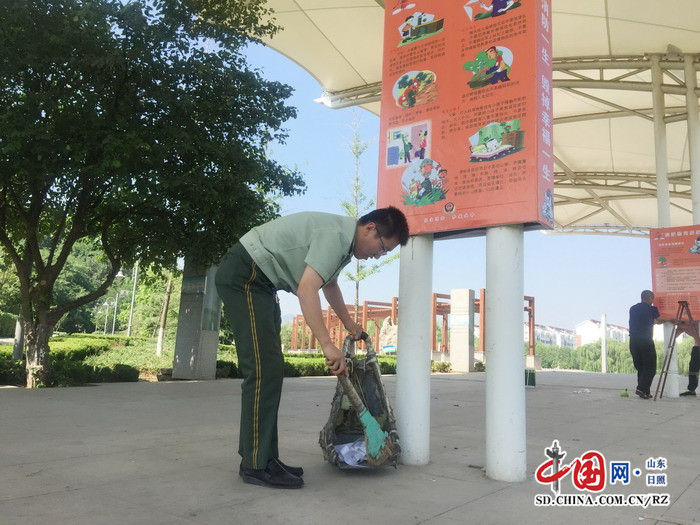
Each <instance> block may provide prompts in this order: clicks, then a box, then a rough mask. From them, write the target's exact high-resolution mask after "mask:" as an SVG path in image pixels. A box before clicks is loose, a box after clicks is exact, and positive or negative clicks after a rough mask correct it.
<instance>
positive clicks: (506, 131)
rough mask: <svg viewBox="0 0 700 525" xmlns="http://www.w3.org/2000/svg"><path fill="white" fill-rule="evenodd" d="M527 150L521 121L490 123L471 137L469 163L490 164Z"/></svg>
mask: <svg viewBox="0 0 700 525" xmlns="http://www.w3.org/2000/svg"><path fill="white" fill-rule="evenodd" d="M523 149H525V131H524V130H522V129H520V119H516V120H508V121H506V122H490V123H489V124H487V125H486V126H484V127H483V128H481V129H480V130H479V131H478V132H476V133H475V134H474V135H472V136H471V137H469V153H470V155H469V162H490V161H494V160H498V159H501V158H503V157H507V156H508V155H512V154H513V153H517V152H519V151H522V150H523Z"/></svg>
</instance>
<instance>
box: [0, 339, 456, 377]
mask: <svg viewBox="0 0 700 525" xmlns="http://www.w3.org/2000/svg"><path fill="white" fill-rule="evenodd" d="M49 347H50V349H51V367H52V371H53V381H52V384H51V385H49V386H76V385H82V384H86V383H101V382H114V381H138V379H139V375H140V374H141V373H147V374H151V375H154V374H155V375H158V374H160V373H161V371H162V369H164V368H169V367H170V366H172V359H173V356H172V353H170V354H166V355H163V356H156V355H155V352H154V349H155V344H154V343H153V341H152V340H144V341H141V340H139V339H136V338H126V337H114V336H99V335H97V336H93V337H88V336H86V335H81V336H77V337H76V336H68V337H62V336H61V337H55V338H52V339H51V341H50V343H49ZM217 357H218V359H217V362H216V377H219V378H240V377H241V375H240V371H239V368H238V359H237V356H236V353H235V347H233V346H230V345H219V351H218V356H217ZM358 357H360V358H362V356H358ZM377 360H378V362H379V367H380V370H381V373H382V374H395V373H396V356H385V355H380V356H377ZM431 366H432V371H433V372H449V371H450V364H449V363H435V362H433V363H432V364H431ZM284 375H285V376H286V377H304V376H324V375H325V376H327V375H331V374H330V371H329V370H328V368H327V367H326V361H325V358H324V357H323V354H321V353H310V354H284ZM25 383H26V372H25V366H24V361H14V360H12V349H11V348H10V349H2V348H0V384H12V385H24V384H25Z"/></svg>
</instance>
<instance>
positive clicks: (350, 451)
mask: <svg viewBox="0 0 700 525" xmlns="http://www.w3.org/2000/svg"><path fill="white" fill-rule="evenodd" d="M333 448H334V449H335V451H336V453H337V454H338V456H339V457H340V459H342V460H343V461H344V462H345V463H346V464H347V465H349V466H351V467H360V468H369V465H367V464H366V463H367V448H366V446H365V438H363V437H361V438H358V439H356V440H355V441H353V442H352V443H343V444H341V445H333ZM363 463H365V464H363Z"/></svg>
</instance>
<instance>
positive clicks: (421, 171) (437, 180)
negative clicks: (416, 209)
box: [401, 159, 448, 206]
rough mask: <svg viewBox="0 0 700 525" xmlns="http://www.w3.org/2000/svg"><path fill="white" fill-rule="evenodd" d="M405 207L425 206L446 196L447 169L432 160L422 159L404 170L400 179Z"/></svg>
mask: <svg viewBox="0 0 700 525" xmlns="http://www.w3.org/2000/svg"><path fill="white" fill-rule="evenodd" d="M401 186H402V187H403V193H402V195H401V200H402V201H403V204H404V205H405V206H426V205H428V204H433V203H435V202H437V201H441V200H444V199H445V198H446V196H447V192H448V189H447V169H446V168H443V167H442V166H441V165H440V163H439V162H437V161H434V160H432V159H423V160H422V161H420V163H418V162H416V163H413V164H412V165H411V166H410V167H408V168H406V170H405V171H404V172H403V175H402V177H401Z"/></svg>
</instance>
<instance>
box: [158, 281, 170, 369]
mask: <svg viewBox="0 0 700 525" xmlns="http://www.w3.org/2000/svg"><path fill="white" fill-rule="evenodd" d="M172 291H173V277H172V275H171V276H170V278H169V279H168V285H167V286H166V288H165V297H164V298H163V309H162V310H161V312H160V324H159V327H158V342H157V343H156V355H157V356H159V357H160V356H161V355H163V343H164V341H165V323H166V321H167V320H168V308H169V307H170V294H171V293H172Z"/></svg>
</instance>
